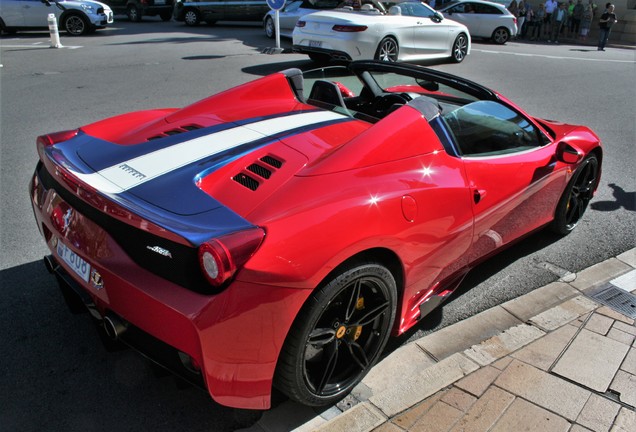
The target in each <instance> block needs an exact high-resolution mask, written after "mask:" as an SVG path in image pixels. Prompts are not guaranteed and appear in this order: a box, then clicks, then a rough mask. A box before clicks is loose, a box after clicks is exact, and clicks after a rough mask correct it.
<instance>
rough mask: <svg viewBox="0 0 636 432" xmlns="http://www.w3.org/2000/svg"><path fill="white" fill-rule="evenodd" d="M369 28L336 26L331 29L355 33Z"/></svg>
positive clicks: (362, 26)
mask: <svg viewBox="0 0 636 432" xmlns="http://www.w3.org/2000/svg"><path fill="white" fill-rule="evenodd" d="M367 28H368V27H367V26H364V25H335V26H333V27H332V28H331V29H332V30H333V31H337V32H345V33H355V32H362V31H365V30H366V29H367Z"/></svg>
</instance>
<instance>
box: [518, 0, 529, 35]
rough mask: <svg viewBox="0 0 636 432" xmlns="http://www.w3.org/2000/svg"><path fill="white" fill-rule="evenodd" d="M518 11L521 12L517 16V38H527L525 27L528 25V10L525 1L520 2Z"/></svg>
mask: <svg viewBox="0 0 636 432" xmlns="http://www.w3.org/2000/svg"><path fill="white" fill-rule="evenodd" d="M518 9H519V12H518V15H517V37H518V38H523V37H524V36H525V32H524V28H523V26H524V24H525V23H526V16H527V15H528V10H527V9H526V5H525V3H524V2H523V0H520V1H519V5H518Z"/></svg>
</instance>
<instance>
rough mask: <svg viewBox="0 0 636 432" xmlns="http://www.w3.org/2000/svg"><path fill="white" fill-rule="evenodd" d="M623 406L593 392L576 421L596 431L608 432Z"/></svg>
mask: <svg viewBox="0 0 636 432" xmlns="http://www.w3.org/2000/svg"><path fill="white" fill-rule="evenodd" d="M620 408H621V406H620V405H619V404H617V403H616V402H612V401H611V400H609V399H606V398H604V397H601V396H598V395H596V394H592V396H590V399H589V400H588V401H587V403H586V404H585V406H584V407H583V411H581V414H579V417H578V418H577V419H576V422H577V423H579V424H580V425H582V426H585V427H586V428H588V429H590V430H593V431H594V432H607V431H608V430H610V427H612V423H613V422H614V419H615V418H616V415H617V414H618V411H619V410H620Z"/></svg>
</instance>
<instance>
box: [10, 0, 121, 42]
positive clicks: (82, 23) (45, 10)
mask: <svg viewBox="0 0 636 432" xmlns="http://www.w3.org/2000/svg"><path fill="white" fill-rule="evenodd" d="M49 14H54V15H55V17H56V18H57V20H58V23H59V24H58V25H59V28H60V29H62V30H65V31H66V33H68V34H69V35H71V36H80V35H85V34H87V33H91V32H94V31H95V30H97V29H101V28H104V27H106V26H107V25H108V24H112V23H113V11H112V10H111V9H110V7H108V5H105V4H104V3H100V2H97V1H92V0H91V1H89V0H56V1H54V0H50V1H49V0H2V1H0V30H1V31H2V32H5V33H11V32H15V31H18V30H37V29H47V28H48V22H47V19H48V16H49Z"/></svg>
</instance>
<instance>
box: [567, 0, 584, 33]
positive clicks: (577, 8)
mask: <svg viewBox="0 0 636 432" xmlns="http://www.w3.org/2000/svg"><path fill="white" fill-rule="evenodd" d="M584 10H585V8H584V7H583V1H582V0H576V4H575V5H574V9H573V10H572V21H571V22H570V33H571V36H572V37H576V36H577V35H578V34H579V31H580V28H581V19H583V11H584Z"/></svg>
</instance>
